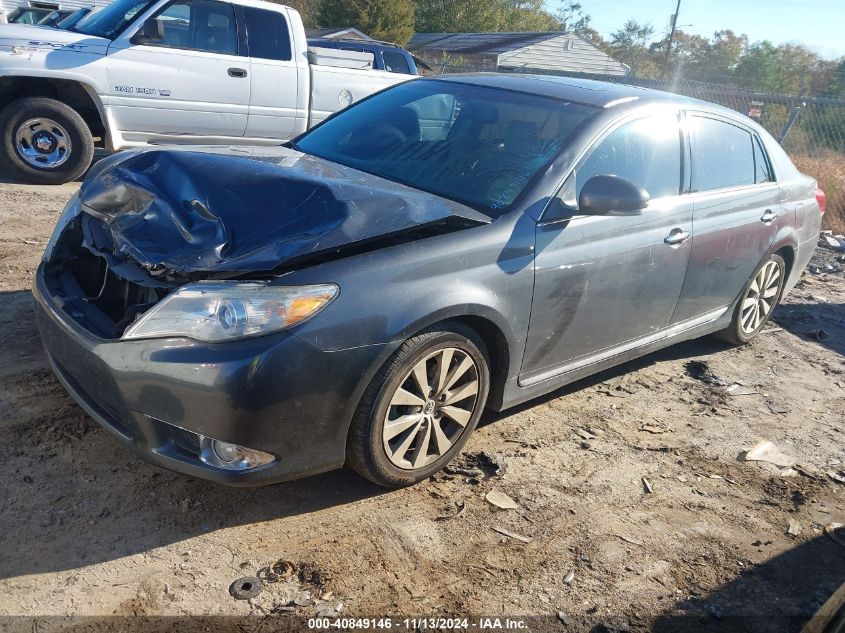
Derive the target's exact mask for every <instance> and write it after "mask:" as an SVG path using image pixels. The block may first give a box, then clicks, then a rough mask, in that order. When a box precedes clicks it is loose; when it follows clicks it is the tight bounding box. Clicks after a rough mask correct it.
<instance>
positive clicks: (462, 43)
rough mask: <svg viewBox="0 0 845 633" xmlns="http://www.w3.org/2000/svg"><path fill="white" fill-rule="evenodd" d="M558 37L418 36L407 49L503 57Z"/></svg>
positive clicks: (558, 33)
mask: <svg viewBox="0 0 845 633" xmlns="http://www.w3.org/2000/svg"><path fill="white" fill-rule="evenodd" d="M561 35H570V34H569V33H564V32H562V31H545V32H538V33H417V34H416V35H414V37H412V38H411V41H410V42H409V44H408V48H409V49H410V50H413V51H417V50H418V51H424V50H436V51H444V50H446V51H450V52H452V53H464V54H472V53H476V54H478V53H491V54H499V53H506V52H508V51H512V50H515V49H518V48H525V47H526V46H531V45H532V44H537V43H539V42H544V41H546V40H550V39H552V38H555V37H560V36H561Z"/></svg>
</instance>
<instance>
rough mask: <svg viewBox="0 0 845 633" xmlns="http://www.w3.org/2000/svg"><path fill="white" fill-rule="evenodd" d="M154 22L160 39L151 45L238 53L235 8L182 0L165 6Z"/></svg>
mask: <svg viewBox="0 0 845 633" xmlns="http://www.w3.org/2000/svg"><path fill="white" fill-rule="evenodd" d="M156 19H157V20H158V21H159V22H160V23H161V27H162V28H161V32H162V33H163V38H162V39H161V41H158V42H150V43H149V44H150V45H152V46H166V47H170V48H184V49H188V50H193V51H207V52H209V53H221V54H224V55H237V54H238V37H237V28H236V27H235V9H234V8H233V7H232V5H231V4H229V3H227V2H216V1H215V0H185V1H180V2H174V3H172V4H170V5H168V6H167V8H166V9H164V11H162V12H161V13H160V14H159V15H158V16H157V17H156Z"/></svg>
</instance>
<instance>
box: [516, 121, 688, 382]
mask: <svg viewBox="0 0 845 633" xmlns="http://www.w3.org/2000/svg"><path fill="white" fill-rule="evenodd" d="M683 147H684V135H683V134H682V133H681V127H680V121H679V115H678V114H677V113H667V114H664V115H654V116H647V117H639V118H636V119H634V120H630V121H627V122H625V123H622V124H621V125H619V126H618V127H616V129H614V130H612V131H611V132H610V133H609V134H608V135H607V136H606V137H605V138H604V139H603V140H601V141H599V142H598V144H597V145H596V146H595V147H594V149H593V150H592V151H591V152H589V153H588V154H587V157H586V158H585V159H584V160H582V161H581V163H580V164H579V165H577V166H576V167H575V171H574V173H573V175H572V176H570V177H569V178H568V179H567V181H566V183H564V186H563V188H562V189H561V192H560V193H559V194H558V199H557V200H554V201H553V202H552V204H551V205H550V207H549V209H548V210H547V212H546V214H545V215H544V217H543V219H542V220H541V222H540V223H539V225H538V227H537V239H536V255H535V285H534V301H533V304H532V308H531V322H530V326H529V332H528V341H527V344H526V348H525V357H524V360H523V372H522V374H521V375H520V383H521V384H523V385H529V384H533V383H535V382H539V381H541V380H544V379H545V378H548V377H551V376H553V375H556V374H560V373H564V372H566V371H571V370H575V369H578V368H579V367H582V366H585V365H588V364H590V363H593V362H598V361H600V360H602V359H603V358H607V357H610V356H613V355H615V354H618V353H622V352H624V351H625V350H626V349H630V348H633V347H637V346H638V345H642V344H645V343H646V342H648V340H649V339H650V337H654V338H659V337H660V336H663V331H664V330H665V328H666V327H667V325H668V324H669V320H670V319H671V317H672V313H673V312H674V310H675V304H676V303H677V300H678V296H679V294H680V292H681V287H682V285H683V283H684V275H685V273H686V269H687V262H688V260H689V255H690V241H689V238H690V236H691V232H692V204H691V200H690V199H689V198H688V196H686V195H683V194H682V192H683V191H684V189H685V184H682V183H684V181H685V180H686V178H685V175H686V168H685V161H684V160H683V158H682V156H683V152H682V149H683ZM610 174H613V175H617V176H622V177H624V178H627V179H628V180H630V181H632V182H634V183H636V184H638V185H640V186H641V187H643V188H644V189H646V191H648V192H649V194H650V196H651V200H650V202H649V205H648V208H647V209H645V210H644V211H643V212H642V214H641V215H636V216H626V217H611V216H596V215H593V216H587V215H578V213H577V199H578V195H579V193H580V190H581V187H583V185H584V183H585V182H586V181H587V180H589V179H590V178H591V177H593V176H598V175H610ZM556 209H557V211H556ZM568 209H571V211H567V210H568Z"/></svg>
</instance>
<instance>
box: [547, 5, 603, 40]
mask: <svg viewBox="0 0 845 633" xmlns="http://www.w3.org/2000/svg"><path fill="white" fill-rule="evenodd" d="M555 17H556V18H557V21H558V24H559V28H560V30H561V31H566V32H567V33H575V34H576V35H580V36H581V37H584V38H585V39H586V38H587V37H591V36H592V35H593V34H594V33H596V31H594V30H593V29H591V28H590V21H591V20H592V18H591V17H590V16H589V15H588V14H586V13H584V7H583V6H581V4H580V3H579V2H575V1H574V0H566V1H565V2H564V3H563V4H562V5H561V6H560V8H559V9H558V10H557V12H556V13H555ZM596 34H597V33H596Z"/></svg>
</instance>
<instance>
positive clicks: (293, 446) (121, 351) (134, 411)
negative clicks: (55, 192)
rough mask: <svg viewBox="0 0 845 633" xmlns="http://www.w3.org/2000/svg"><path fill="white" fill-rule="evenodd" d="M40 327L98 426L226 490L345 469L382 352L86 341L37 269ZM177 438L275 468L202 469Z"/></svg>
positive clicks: (276, 337) (264, 340) (283, 341)
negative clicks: (193, 437)
mask: <svg viewBox="0 0 845 633" xmlns="http://www.w3.org/2000/svg"><path fill="white" fill-rule="evenodd" d="M33 294H34V295H35V299H36V320H37V324H38V329H39V331H40V334H41V339H42V342H43V344H44V349H45V351H46V353H47V357H48V359H49V361H50V364H51V365H52V367H53V370H54V371H55V373H56V376H58V378H59V380H60V381H61V382H62V384H63V385H64V387H65V388H66V389H67V391H68V392H69V393H70V395H71V396H72V397H73V398H74V399H75V400H76V401H77V402H78V403H79V404H80V405H81V406H82V408H84V409H85V410H86V412H88V414H89V415H91V417H93V418H94V419H95V420H96V421H97V422H98V423H99V424H100V425H102V426H103V427H104V428H106V429H107V430H109V431H110V432H111V433H112V434H113V435H115V436H116V437H117V438H118V440H120V441H121V442H122V443H123V444H124V445H125V446H127V447H128V448H130V449H131V450H132V451H133V452H134V453H136V454H137V455H138V456H140V457H142V458H143V459H145V460H147V461H149V462H152V463H153V464H156V465H158V466H162V467H164V468H168V469H171V470H175V471H178V472H181V473H184V474H186V475H191V476H193V477H199V478H203V479H209V480H212V481H216V482H220V483H225V484H231V485H261V484H270V483H276V482H279V481H284V480H288V479H296V478H298V477H303V476H307V475H311V474H316V473H319V472H325V471H327V470H332V469H334V468H339V467H341V466H342V465H343V463H344V459H345V450H346V434H347V430H348V427H349V421H350V420H351V417H352V414H353V412H354V409H355V406H356V403H357V394H359V393H360V391H361V389H363V383H362V381H363V380H364V379H365V377H366V376H368V375H370V373H371V368H372V367H373V365H374V364H375V363H376V362H378V358H379V355H380V353H381V352H382V348H381V347H379V346H373V347H366V348H356V349H352V350H345V351H340V352H324V351H321V350H318V349H316V348H315V347H313V346H311V345H309V344H308V343H306V342H305V341H303V340H301V339H300V338H298V337H296V336H295V335H293V334H290V333H286V332H282V333H278V334H273V335H269V336H264V337H258V338H253V339H246V340H242V341H233V342H227V343H222V344H207V343H200V342H197V341H191V340H188V339H151V340H138V341H120V340H116V341H113V340H103V339H99V338H96V337H94V336H93V335H91V334H89V333H88V332H87V331H85V330H84V329H83V328H82V327H81V326H79V325H78V324H76V323H74V322H73V320H72V319H71V318H70V317H69V316H67V315H65V314H63V313H62V310H61V305H60V304H61V302H60V301H56V300H54V299H53V298H52V297H50V296H49V294H48V292H47V290H46V286H45V283H44V275H43V270H42V268H39V270H38V272H37V274H36V278H35V283H34V284H33ZM172 427H178V428H181V429H185V430H188V431H191V432H194V433H199V434H202V435H206V436H208V437H212V438H214V439H218V440H223V441H226V442H232V443H235V444H239V445H242V446H246V447H249V448H254V449H258V450H261V451H265V452H268V453H272V454H273V455H275V456H276V461H274V462H272V463H270V464H267V465H266V466H262V467H259V468H256V469H253V470H248V471H226V470H222V469H218V468H214V467H211V466H208V465H206V464H204V463H203V462H201V461H200V460H199V458H198V456H197V455H196V454H194V453H192V452H191V451H190V450H186V448H185V447H184V442H179V441H178V432H174V430H173V428H172Z"/></svg>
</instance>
